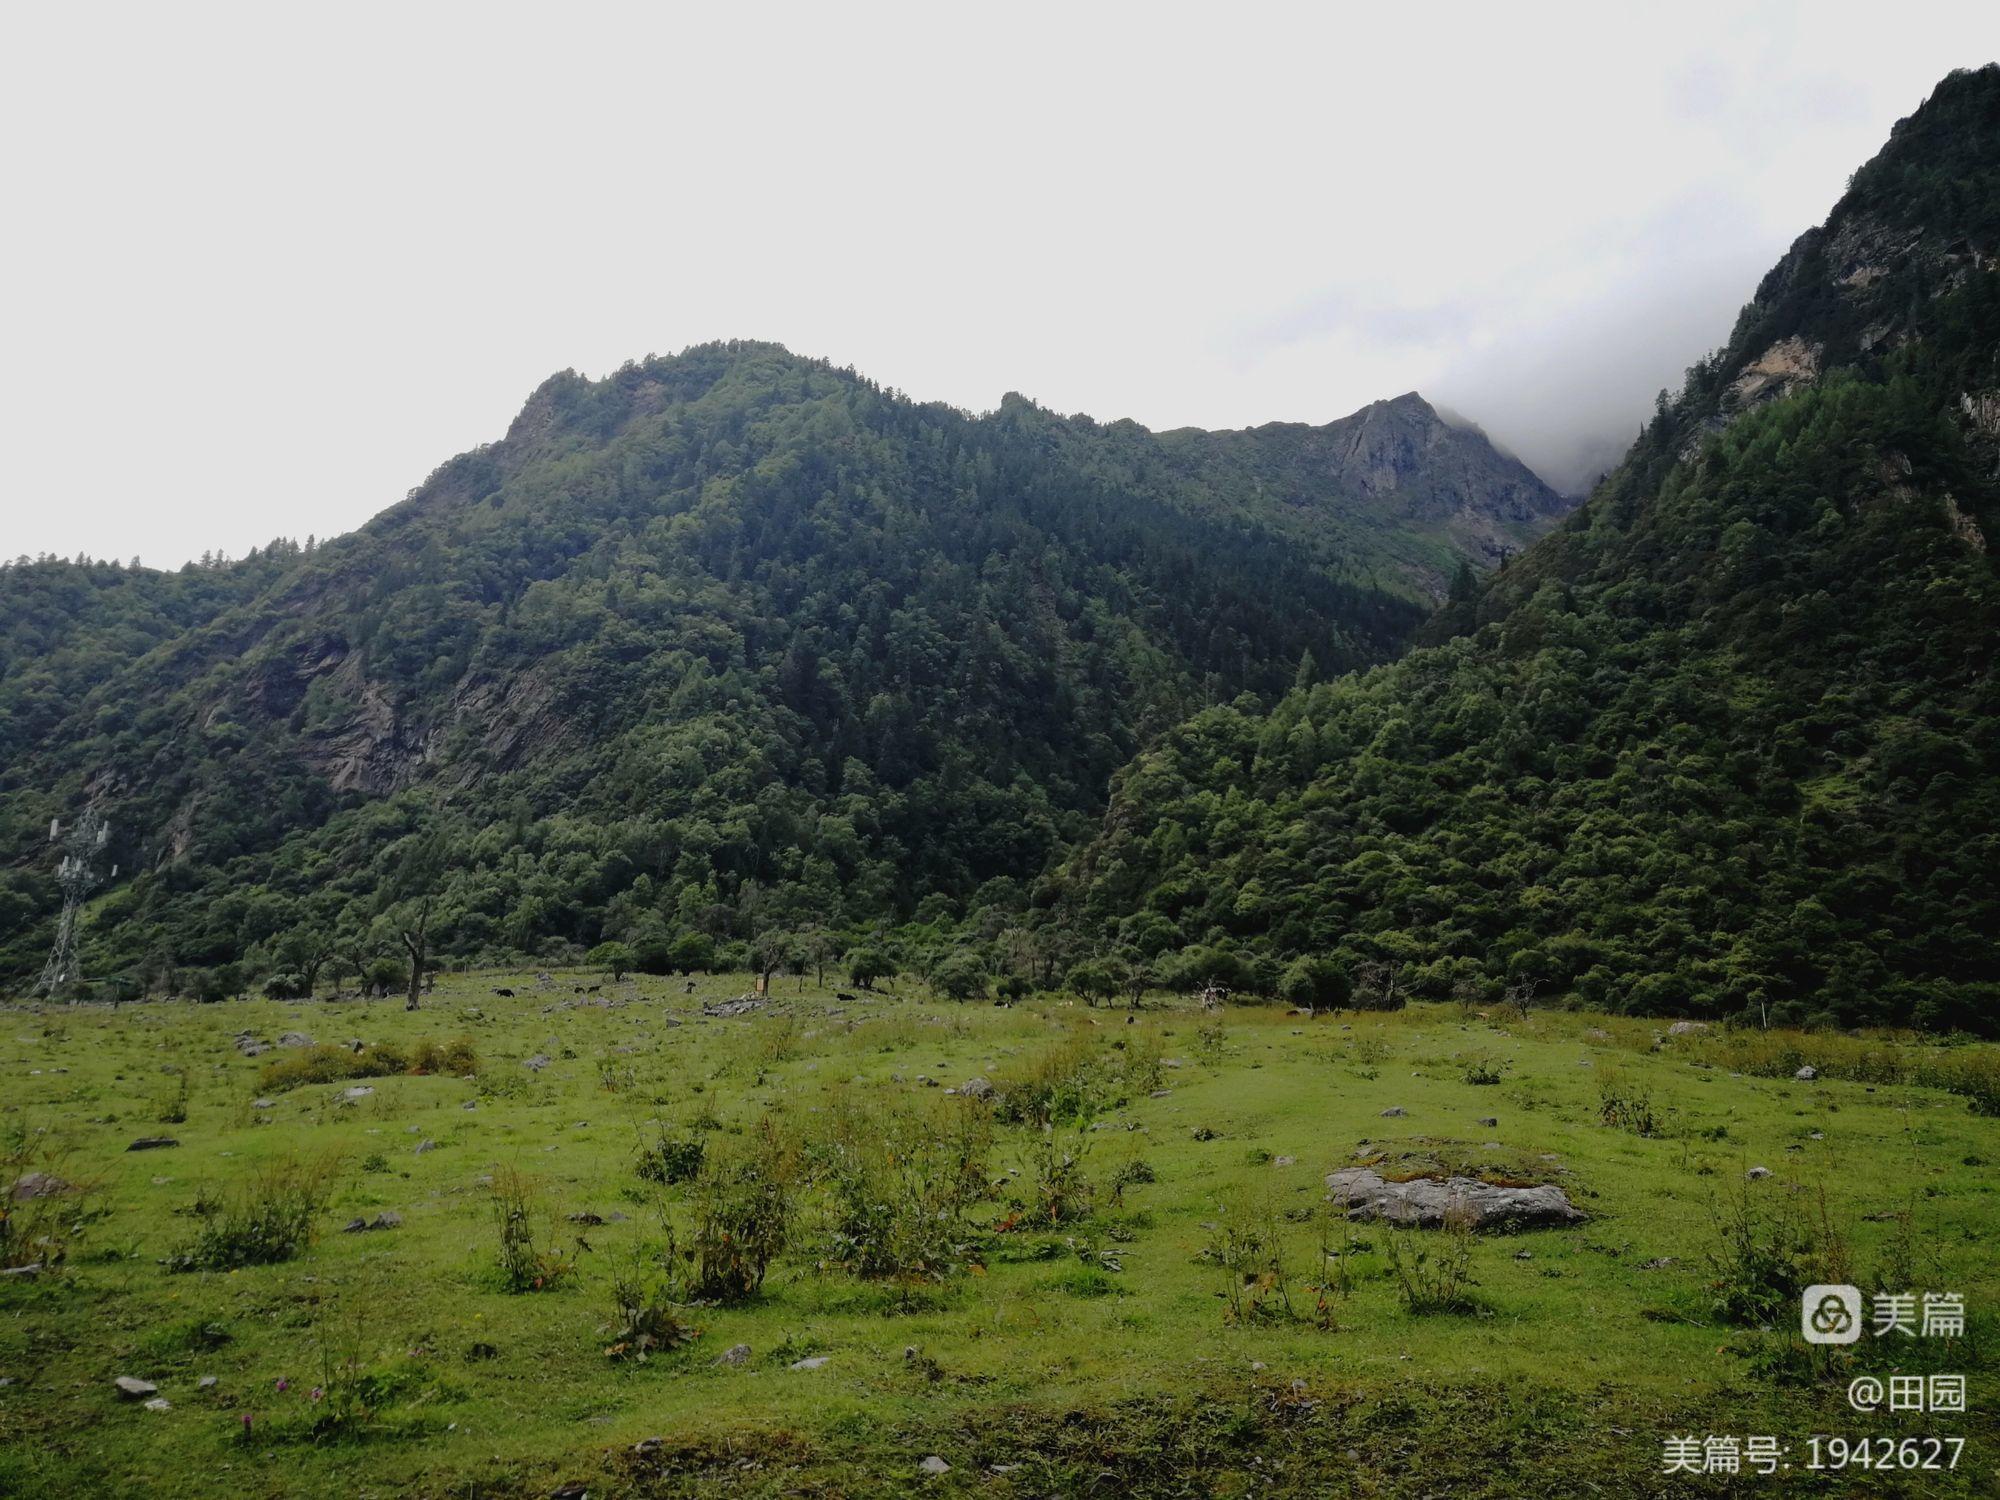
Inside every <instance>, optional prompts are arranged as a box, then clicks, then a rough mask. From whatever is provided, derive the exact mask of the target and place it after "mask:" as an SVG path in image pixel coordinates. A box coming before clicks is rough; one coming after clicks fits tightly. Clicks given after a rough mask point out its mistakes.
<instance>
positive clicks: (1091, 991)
mask: <svg viewBox="0 0 2000 1500" xmlns="http://www.w3.org/2000/svg"><path fill="white" fill-rule="evenodd" d="M1066 982H1067V984H1068V985H1069V989H1070V992H1071V993H1072V994H1076V995H1081V996H1083V998H1084V999H1085V1000H1087V1001H1089V1002H1090V1003H1091V1004H1092V1005H1095V1004H1097V1002H1098V1001H1100V1000H1102V999H1104V998H1106V997H1107V996H1109V995H1111V994H1112V993H1113V992H1114V991H1116V990H1117V988H1118V980H1117V977H1116V976H1115V975H1113V974H1112V972H1111V966H1110V965H1109V964H1101V963H1096V962H1092V963H1082V964H1078V965H1077V966H1076V967H1075V968H1073V969H1071V970H1070V971H1069V978H1068V980H1067V981H1066Z"/></svg>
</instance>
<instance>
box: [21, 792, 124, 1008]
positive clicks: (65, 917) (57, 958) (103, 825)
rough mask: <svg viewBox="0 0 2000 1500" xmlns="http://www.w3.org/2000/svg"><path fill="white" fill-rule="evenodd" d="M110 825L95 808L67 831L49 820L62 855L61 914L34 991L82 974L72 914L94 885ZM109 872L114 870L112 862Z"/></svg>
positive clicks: (67, 982)
mask: <svg viewBox="0 0 2000 1500" xmlns="http://www.w3.org/2000/svg"><path fill="white" fill-rule="evenodd" d="M110 838H111V825H110V823H108V822H106V821H105V820H104V819H103V818H102V817H100V816H99V815H98V813H97V810H96V809H95V808H92V809H91V810H90V811H88V812H86V813H85V814H84V815H83V816H82V817H80V818H78V819H77V820H76V823H75V826H73V827H72V828H71V829H70V831H69V833H68V835H67V836H65V835H64V834H63V831H62V823H61V821H60V820H59V819H51V820H50V822H49V842H50V843H52V844H55V843H60V844H61V845H62V859H61V860H60V861H59V862H58V863H57V865H56V884H57V885H59V886H60V887H62V893H63V906H62V915H61V916H60V917H59V918H57V919H56V940H55V944H54V946H52V947H51V948H50V949H49V961H48V962H47V963H46V964H44V965H42V977H41V978H40V979H39V980H37V981H36V982H35V990H36V992H37V993H38V994H44V995H53V994H54V993H55V992H56V991H57V990H59V989H61V988H63V987H64V986H65V985H71V984H75V983H76V982H77V980H79V979H81V978H82V977H83V966H82V964H81V963H80V962H79V961H78V959H77V952H76V914H77V912H78V911H80V910H81V909H82V908H83V898H84V897H85V896H88V895H89V894H90V893H91V892H92V891H94V890H95V889H97V884H98V874H97V863H96V861H97V857H98V856H99V855H100V854H102V853H103V852H104V846H105V844H106V843H108V842H109V841H110ZM111 873H112V874H114V875H116V874H117V873H118V868H117V866H115V865H114V866H112V870H111Z"/></svg>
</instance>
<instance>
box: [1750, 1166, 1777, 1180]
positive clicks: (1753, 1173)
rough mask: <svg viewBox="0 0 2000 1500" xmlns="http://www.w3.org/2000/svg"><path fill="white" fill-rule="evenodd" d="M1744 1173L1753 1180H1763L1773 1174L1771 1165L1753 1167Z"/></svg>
mask: <svg viewBox="0 0 2000 1500" xmlns="http://www.w3.org/2000/svg"><path fill="white" fill-rule="evenodd" d="M1743 1175H1744V1176H1745V1177H1748V1178H1749V1179H1750V1180H1751V1181H1752V1182H1761V1181H1762V1180H1763V1179H1764V1178H1766V1177H1769V1176H1770V1175H1771V1169H1770V1168H1769V1167H1752V1168H1751V1169H1750V1170H1749V1171H1747V1172H1745V1173H1744V1174H1743Z"/></svg>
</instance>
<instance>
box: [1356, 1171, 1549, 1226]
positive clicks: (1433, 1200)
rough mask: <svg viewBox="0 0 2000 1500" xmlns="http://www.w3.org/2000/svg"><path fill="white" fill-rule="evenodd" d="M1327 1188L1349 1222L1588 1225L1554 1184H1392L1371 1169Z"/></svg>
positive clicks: (1417, 1180) (1457, 1180) (1419, 1180)
mask: <svg viewBox="0 0 2000 1500" xmlns="http://www.w3.org/2000/svg"><path fill="white" fill-rule="evenodd" d="M1326 1188H1327V1196H1328V1197H1329V1198H1330V1199H1332V1200H1333V1201H1334V1202H1335V1203H1339V1204H1342V1205H1344V1206H1345V1207H1346V1209H1347V1217H1348V1218H1350V1219H1380V1220H1382V1221H1383V1222H1385V1223H1389V1224H1400V1225H1405V1226H1408V1227H1411V1228H1417V1229H1437V1228H1440V1227H1442V1226H1443V1224H1444V1222H1445V1217H1446V1215H1447V1214H1449V1213H1452V1212H1454V1211H1457V1212H1461V1213H1463V1214H1464V1215H1465V1216H1466V1218H1467V1221H1468V1222H1469V1223H1470V1224H1471V1226H1472V1228H1474V1229H1479V1230H1488V1231H1504V1230H1509V1229H1549V1228H1557V1227H1560V1226H1562V1225H1565V1224H1581V1223H1582V1222H1583V1220H1584V1214H1583V1211H1582V1210H1581V1209H1579V1208H1577V1207H1576V1205H1575V1204H1573V1203H1571V1202H1570V1201H1569V1194H1567V1193H1565V1192H1564V1191H1563V1190H1562V1189H1561V1188H1559V1187H1557V1186H1555V1184H1553V1183H1545V1184H1542V1185H1540V1186H1537V1187H1499V1186H1496V1185H1495V1184H1493V1183H1490V1182H1481V1181H1480V1180H1479V1179H1478V1178H1476V1177H1446V1178H1443V1179H1439V1178H1435V1177H1413V1178H1411V1179H1410V1180H1409V1181H1408V1182H1389V1181H1386V1180H1384V1179H1383V1177H1382V1175H1381V1174H1380V1173H1379V1172H1375V1171H1372V1170H1371V1169H1369V1168H1367V1167H1345V1168H1342V1169H1341V1170H1340V1171H1338V1172H1333V1173H1330V1174H1329V1175H1328V1176H1327V1179H1326Z"/></svg>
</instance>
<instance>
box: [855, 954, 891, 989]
mask: <svg viewBox="0 0 2000 1500" xmlns="http://www.w3.org/2000/svg"><path fill="white" fill-rule="evenodd" d="M847 977H848V978H849V979H851V980H853V981H854V983H855V986H856V987H857V988H859V989H864V990H872V989H873V988H875V983H876V981H877V980H881V979H894V978H895V977H896V965H895V963H894V962H893V961H892V960H891V959H890V957H889V955H888V954H886V953H884V952H883V951H882V950H881V949H880V948H863V949H861V950H860V951H859V952H857V953H856V954H855V955H854V957H852V958H851V959H849V960H848V961H847Z"/></svg>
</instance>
